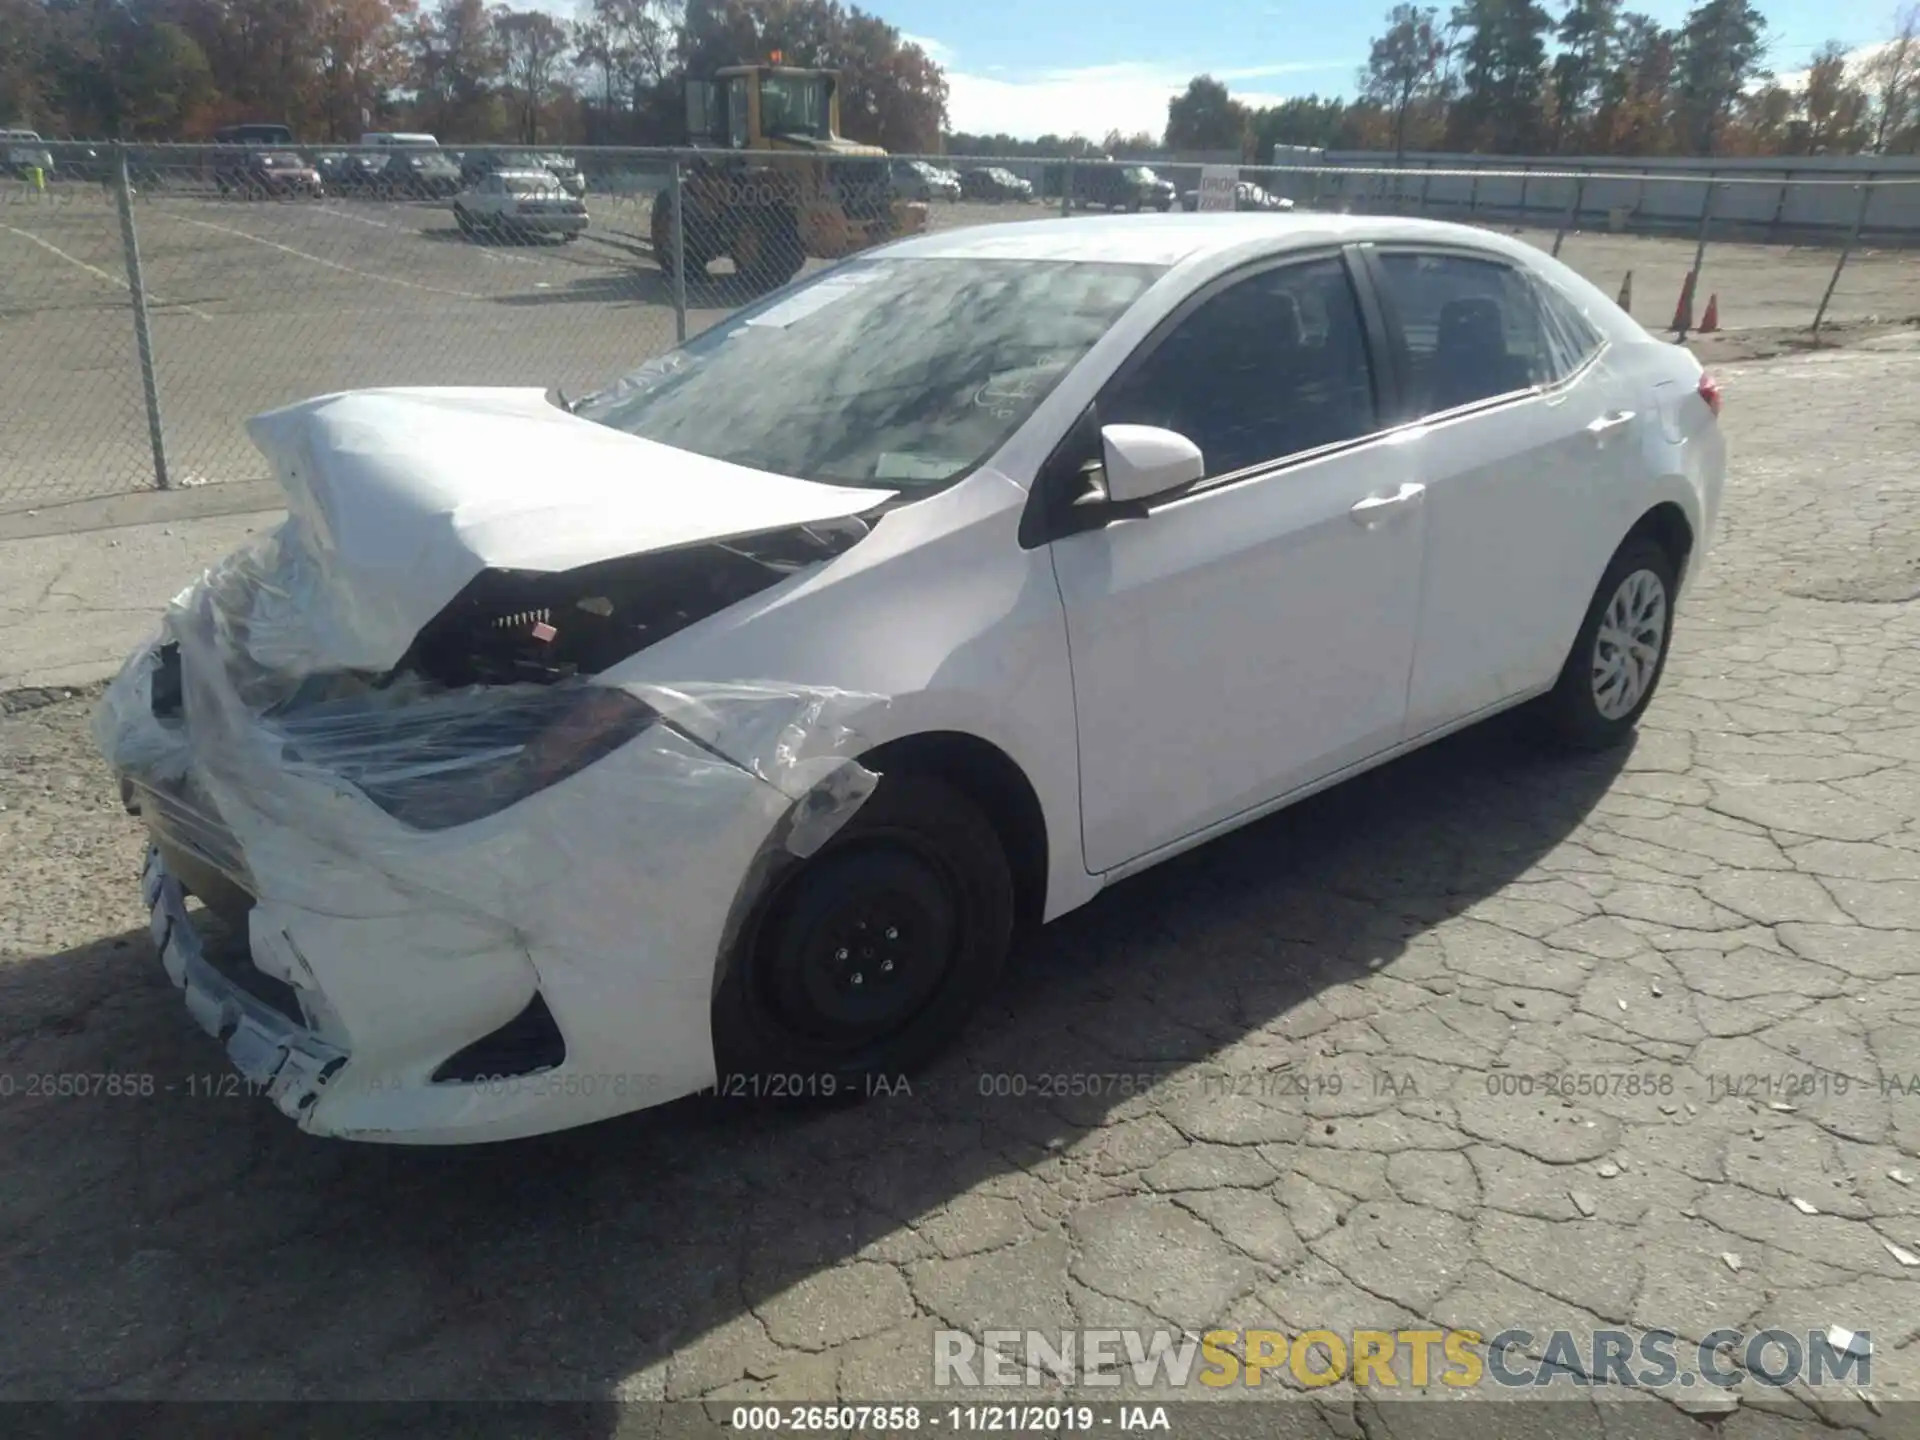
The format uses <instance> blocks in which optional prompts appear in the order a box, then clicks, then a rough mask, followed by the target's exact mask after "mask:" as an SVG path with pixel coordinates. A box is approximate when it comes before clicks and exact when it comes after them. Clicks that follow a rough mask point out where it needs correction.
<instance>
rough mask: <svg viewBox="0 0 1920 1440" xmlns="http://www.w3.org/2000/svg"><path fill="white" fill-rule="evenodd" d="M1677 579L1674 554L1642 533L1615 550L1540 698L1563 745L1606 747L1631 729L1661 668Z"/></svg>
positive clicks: (1669, 641) (1669, 642)
mask: <svg viewBox="0 0 1920 1440" xmlns="http://www.w3.org/2000/svg"><path fill="white" fill-rule="evenodd" d="M1678 579H1679V574H1678V567H1677V566H1676V565H1675V563H1674V559H1673V557H1672V556H1671V555H1669V554H1668V553H1667V551H1666V549H1665V548H1664V547H1663V546H1661V545H1659V544H1657V543H1655V542H1654V541H1652V540H1650V539H1647V538H1646V537H1644V536H1633V537H1631V538H1629V539H1628V540H1627V541H1626V543H1625V544H1623V545H1622V546H1621V547H1620V548H1619V549H1618V550H1617V551H1615V552H1614V556H1613V559H1612V560H1611V561H1609V562H1608V564H1607V569H1606V573H1605V574H1603V575H1602V576H1601V577H1600V583H1599V585H1598V586H1597V587H1595V589H1594V592H1593V599H1592V600H1591V601H1590V602H1588V605H1587V614H1586V618H1585V619H1584V620H1582V621H1581V622H1580V632H1579V634H1577V635H1576V636H1575V637H1574V641H1573V649H1572V650H1571V651H1570V652H1569V653H1568V655H1567V660H1566V664H1565V665H1563V666H1562V667H1561V670H1560V679H1559V680H1558V681H1557V682H1556V683H1555V685H1554V687H1553V689H1552V690H1551V691H1549V692H1548V693H1547V694H1546V695H1545V696H1543V697H1542V698H1541V702H1540V710H1541V714H1542V715H1543V717H1544V718H1545V719H1546V721H1547V723H1548V725H1549V726H1550V727H1551V729H1552V732H1553V735H1554V738H1555V739H1557V740H1558V741H1559V742H1560V743H1561V744H1563V745H1565V746H1567V747H1569V748H1570V749H1574V750H1606V749H1610V748H1612V747H1613V746H1615V745H1618V744H1620V743H1621V742H1622V741H1624V740H1626V739H1627V737H1628V736H1630V735H1631V734H1632V733H1633V728H1634V726H1635V725H1636V724H1637V723H1638V722H1639V719H1640V716H1641V714H1642V713H1643V712H1644V711H1645V710H1646V708H1647V705H1648V703H1649V702H1650V701H1651V700H1652V699H1653V693H1654V691H1655V690H1656V689H1657V688H1658V687H1659V684H1660V677H1661V675H1662V674H1664V673H1665V671H1666V666H1667V654H1668V652H1669V650H1671V648H1672V645H1673V601H1674V593H1675V591H1676V589H1677V588H1678Z"/></svg>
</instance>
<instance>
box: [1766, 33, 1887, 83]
mask: <svg viewBox="0 0 1920 1440" xmlns="http://www.w3.org/2000/svg"><path fill="white" fill-rule="evenodd" d="M1893 43H1894V42H1893V41H1891V40H1880V41H1876V42H1875V43H1874V44H1872V45H1856V46H1855V47H1854V48H1853V49H1851V50H1849V51H1847V53H1846V62H1847V79H1848V80H1849V81H1851V82H1852V83H1853V84H1855V85H1858V84H1859V83H1861V81H1862V80H1864V79H1865V78H1866V68H1867V66H1868V65H1869V64H1870V63H1872V61H1873V57H1874V56H1876V55H1878V54H1879V53H1880V52H1881V51H1882V50H1885V49H1887V48H1888V47H1889V46H1891V45H1892V44H1893ZM1812 73H1813V72H1812V71H1811V70H1790V71H1788V72H1787V73H1786V74H1784V75H1776V76H1774V77H1773V83H1774V84H1775V85H1778V86H1779V87H1780V88H1781V89H1783V90H1804V89H1806V88H1807V76H1808V75H1810V74H1812Z"/></svg>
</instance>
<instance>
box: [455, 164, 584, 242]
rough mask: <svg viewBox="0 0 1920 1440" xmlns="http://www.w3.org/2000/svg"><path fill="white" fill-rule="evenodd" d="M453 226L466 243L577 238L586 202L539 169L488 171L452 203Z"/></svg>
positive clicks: (580, 229) (582, 229)
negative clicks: (455, 226) (473, 241)
mask: <svg viewBox="0 0 1920 1440" xmlns="http://www.w3.org/2000/svg"><path fill="white" fill-rule="evenodd" d="M453 220H454V224H456V225H458V226H459V227H460V233H461V234H462V235H465V236H466V237H467V238H468V239H469V240H478V239H488V240H515V241H527V240H555V239H557V240H577V239H579V238H580V236H581V235H582V234H583V233H585V231H586V228H587V202H586V201H585V200H582V199H581V198H580V197H579V196H578V195H569V194H568V193H567V192H566V188H565V187H564V186H563V185H562V184H561V183H560V181H559V180H558V179H557V178H556V177H555V176H554V175H552V174H551V173H549V172H548V171H545V170H493V171H490V172H488V173H487V174H485V175H482V176H481V177H480V178H479V179H478V180H476V181H474V183H473V184H472V185H470V186H468V187H467V188H466V189H465V190H462V191H461V192H460V193H459V194H458V195H457V196H455V197H454V201H453Z"/></svg>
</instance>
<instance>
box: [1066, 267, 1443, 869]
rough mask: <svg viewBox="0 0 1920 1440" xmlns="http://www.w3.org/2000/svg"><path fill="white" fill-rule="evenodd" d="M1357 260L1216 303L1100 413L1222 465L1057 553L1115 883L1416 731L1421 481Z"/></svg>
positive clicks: (1198, 311) (1094, 810)
mask: <svg viewBox="0 0 1920 1440" xmlns="http://www.w3.org/2000/svg"><path fill="white" fill-rule="evenodd" d="M1346 265H1347V262H1346V261H1345V260H1344V259H1343V258H1341V257H1340V256H1337V255H1330V256H1327V257H1325V258H1321V259H1312V260H1305V261H1295V262H1292V263H1288V264H1285V265H1280V266H1276V267H1273V268H1269V269H1266V270H1263V271H1260V272H1258V273H1256V274H1252V275H1249V276H1245V277H1244V278H1239V279H1235V280H1232V281H1229V282H1226V283H1224V284H1222V285H1221V286H1219V287H1217V288H1215V289H1213V290H1212V291H1211V292H1203V294H1202V296H1201V297H1199V299H1198V300H1197V302H1195V303H1194V304H1192V305H1191V306H1190V308H1189V309H1188V310H1187V312H1186V313H1185V314H1184V316H1180V317H1177V318H1176V320H1175V322H1174V324H1173V325H1172V327H1171V328H1170V329H1166V330H1163V331H1162V333H1161V334H1160V335H1158V336H1156V337H1155V338H1154V339H1153V340H1151V341H1149V342H1148V344H1147V346H1146V347H1143V352H1142V353H1141V354H1140V355H1137V356H1136V357H1134V359H1133V360H1132V361H1130V362H1129V364H1128V365H1127V366H1125V367H1123V368H1122V370H1121V371H1120V372H1119V373H1118V374H1117V375H1116V377H1115V380H1114V382H1113V383H1112V384H1111V385H1109V386H1108V387H1107V390H1106V392H1105V393H1103V394H1102V395H1101V397H1100V399H1099V400H1098V401H1097V402H1096V409H1097V419H1098V422H1099V423H1100V424H1102V425H1105V424H1121V423H1130V424H1142V425H1158V426H1162V427H1164V428H1166V429H1170V430H1176V431H1179V432H1180V433H1182V434H1184V435H1186V436H1187V437H1188V438H1189V439H1191V440H1192V441H1194V442H1195V443H1196V444H1197V445H1198V446H1199V447H1200V449H1201V451H1202V453H1203V455H1204V456H1205V459H1206V462H1207V468H1206V475H1207V478H1206V479H1205V480H1204V481H1202V482H1200V483H1199V484H1198V485H1196V486H1194V487H1192V488H1191V489H1189V490H1186V491H1183V492H1178V493H1176V494H1175V495H1174V496H1171V497H1169V498H1168V499H1166V500H1165V501H1162V502H1159V503H1156V504H1154V505H1152V506H1151V507H1150V509H1149V511H1148V513H1146V514H1145V515H1142V516H1137V517H1134V518H1125V519H1118V520H1115V521H1113V522H1111V523H1109V524H1107V525H1105V526H1104V527H1102V528H1099V529H1094V530H1089V531H1085V532H1083V533H1080V534H1075V535H1069V536H1066V537H1064V538H1062V539H1059V540H1056V541H1055V542H1054V544H1053V547H1052V548H1053V559H1054V569H1055V574H1056V575H1057V577H1058V579H1059V584H1060V592H1061V596H1062V598H1063V600H1064V602H1065V605H1066V617H1067V634H1068V644H1069V649H1070V653H1071V656H1072V666H1073V688H1074V703H1075V707H1076V712H1077V723H1078V727H1079V740H1080V779H1081V819H1082V832H1083V841H1084V845H1085V853H1086V861H1087V867H1088V869H1089V870H1091V871H1093V872H1095V873H1098V872H1101V871H1105V870H1110V869H1113V868H1114V867H1116V866H1119V865H1123V864H1125V863H1126V862H1128V861H1129V860H1133V859H1135V858H1137V857H1139V856H1142V855H1145V854H1147V853H1148V852H1150V851H1153V850H1156V849H1159V848H1161V847H1163V846H1166V845H1169V844H1172V843H1174V842H1176V841H1179V840H1181V839H1182V838H1184V837H1186V836H1188V835H1191V834H1193V833H1194V832H1196V831H1198V830H1202V829H1204V828H1206V827H1208V826H1210V825H1213V824H1215V823H1217V822H1219V821H1222V820H1226V819H1229V818H1231V817H1233V816H1235V815H1237V814H1239V813H1241V812H1243V811H1246V810H1248V809H1250V808H1252V807H1255V806H1258V805H1260V804H1262V803H1263V802H1265V801H1267V800H1270V799H1273V798H1275V797H1277V796H1280V795H1283V794H1285V793H1286V792H1288V791H1290V790H1293V789H1295V788H1298V787H1299V786H1301V785H1304V784H1306V783H1308V782H1310V781H1312V780H1314V779H1317V778H1319V777H1321V776H1324V775H1326V774H1329V773H1331V772H1333V771H1335V770H1338V769H1340V768H1341V767H1343V766H1345V765H1348V764H1351V763H1353V762H1355V761H1358V760H1361V759H1364V758H1366V757H1367V756H1369V755H1372V754H1375V753H1377V752H1378V751H1380V750H1383V749H1386V748H1388V747H1390V746H1392V745H1394V744H1395V743H1397V742H1398V741H1399V739H1400V738H1401V733H1402V728H1403V723H1404V721H1405V718H1406V692H1407V679H1408V674H1409V670H1410V667H1411V663H1412V657H1413V645H1414V634H1415V630H1416V625H1417V615H1416V607H1417V605H1418V599H1419V593H1420V568H1421V553H1422V537H1423V534H1424V529H1425V516H1424V503H1423V502H1424V494H1423V488H1422V486H1421V484H1420V477H1419V476H1418V474H1417V473H1416V472H1415V470H1414V468H1413V464H1412V461H1411V459H1410V455H1411V452H1410V451H1409V449H1408V448H1407V447H1406V446H1405V445H1403V444H1401V443H1400V442H1399V440H1398V439H1397V438H1393V437H1386V436H1383V435H1381V434H1380V429H1381V422H1380V419H1379V415H1380V407H1379V405H1378V404H1377V402H1376V398H1375V390H1374V383H1373V368H1372V366H1371V364H1370V361H1369V356H1368V345H1367V339H1366V332H1365V329H1364V327H1363V325H1362V322H1361V314H1360V309H1359V306H1358V304H1357V301H1356V296H1355V292H1354V289H1353V286H1352V283H1351V280H1350V277H1349V275H1348V273H1347V268H1346Z"/></svg>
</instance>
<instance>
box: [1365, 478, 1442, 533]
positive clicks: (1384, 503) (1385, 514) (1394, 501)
mask: <svg viewBox="0 0 1920 1440" xmlns="http://www.w3.org/2000/svg"><path fill="white" fill-rule="evenodd" d="M1426 493H1427V487H1426V486H1424V485H1418V484H1413V483H1408V484H1406V485H1402V486H1401V487H1400V488H1399V489H1398V490H1396V491H1394V492H1393V494H1391V495H1369V496H1368V497H1367V498H1366V499H1364V500H1362V501H1361V502H1360V503H1359V504H1357V505H1355V506H1354V507H1353V508H1352V509H1351V510H1349V511H1348V512H1347V514H1348V515H1350V516H1352V517H1353V523H1354V524H1356V525H1360V526H1363V527H1365V528H1366V529H1368V530H1371V529H1372V528H1373V527H1374V526H1376V525H1378V524H1379V523H1380V522H1381V521H1383V520H1387V519H1390V518H1392V517H1393V516H1394V515H1395V514H1396V513H1398V512H1399V511H1401V510H1404V509H1406V508H1407V507H1408V506H1410V505H1416V504H1418V503H1419V501H1420V497H1421V496H1422V495H1424V494H1426Z"/></svg>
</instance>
